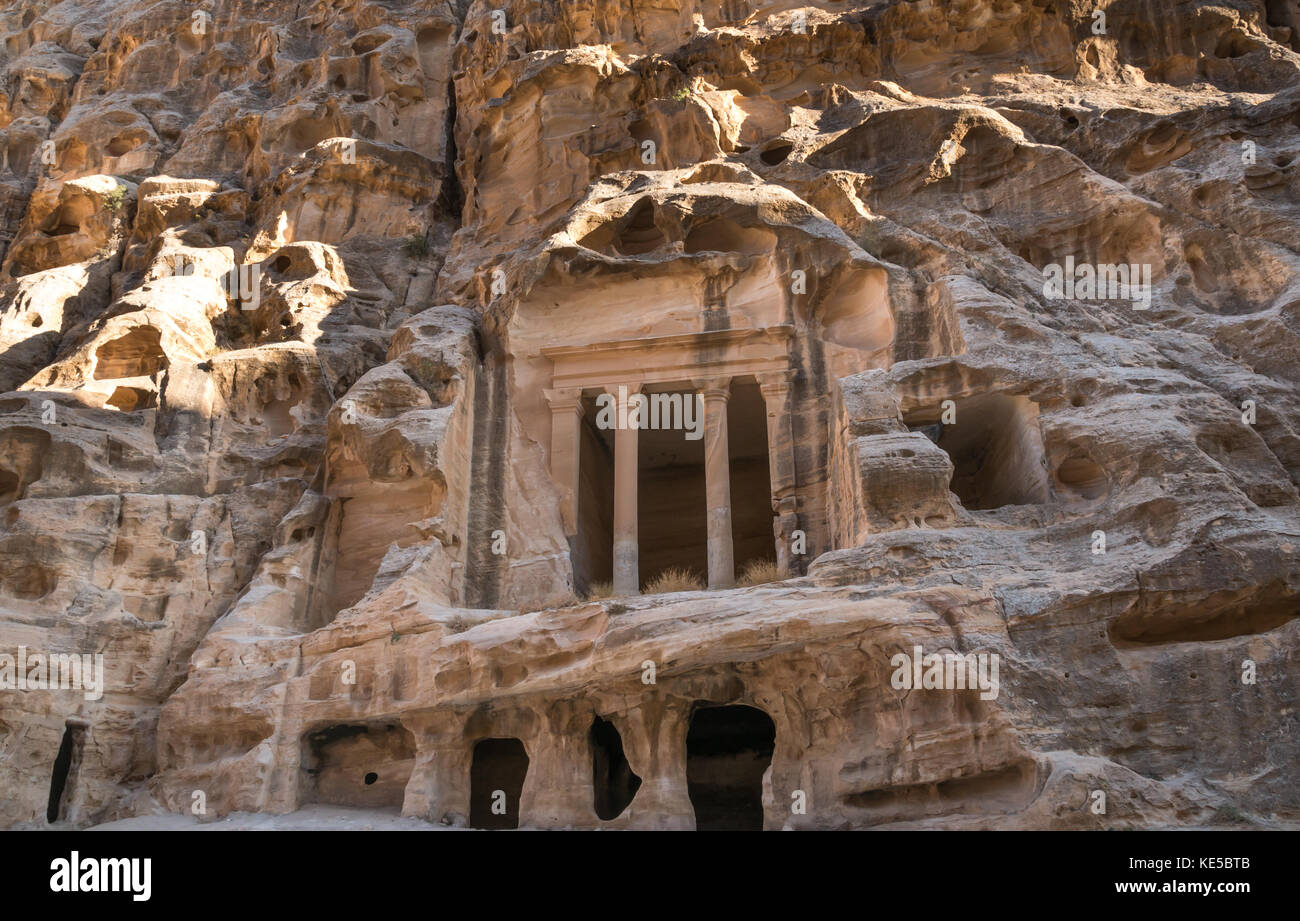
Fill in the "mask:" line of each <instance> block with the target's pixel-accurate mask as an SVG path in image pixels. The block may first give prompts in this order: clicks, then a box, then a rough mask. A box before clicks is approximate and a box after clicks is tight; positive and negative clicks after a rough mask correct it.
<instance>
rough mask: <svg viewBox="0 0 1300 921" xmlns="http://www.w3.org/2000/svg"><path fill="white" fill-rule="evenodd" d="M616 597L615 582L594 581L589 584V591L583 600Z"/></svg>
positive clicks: (600, 599)
mask: <svg viewBox="0 0 1300 921" xmlns="http://www.w3.org/2000/svg"><path fill="white" fill-rule="evenodd" d="M613 597H614V583H613V582H593V583H591V585H589V586H587V592H586V594H584V595H583V596H582V600H583V601H604V600H605V599H606V598H613Z"/></svg>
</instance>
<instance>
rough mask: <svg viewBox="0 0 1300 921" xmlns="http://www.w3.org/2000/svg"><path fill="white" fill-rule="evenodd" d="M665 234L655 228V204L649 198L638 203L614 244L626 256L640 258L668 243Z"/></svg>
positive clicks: (629, 214)
mask: <svg viewBox="0 0 1300 921" xmlns="http://www.w3.org/2000/svg"><path fill="white" fill-rule="evenodd" d="M667 242H668V241H667V239H666V238H665V237H664V235H663V232H662V231H660V230H659V228H658V227H657V226H655V209H654V204H653V203H652V202H651V201H650V199H648V198H643V199H641V200H640V201H639V202H637V203H636V204H635V205H634V206H633V207H632V210H631V212H629V213H628V216H627V219H626V221H625V222H624V224H623V230H622V232H621V233H620V234H619V235H618V239H617V240H616V241H615V242H614V245H615V247H616V248H617V249H618V251H619V252H620V253H622V254H623V255H625V256H640V255H643V254H644V253H649V252H653V251H654V250H656V249H658V248H659V247H661V246H663V245H665V244H666V243H667Z"/></svg>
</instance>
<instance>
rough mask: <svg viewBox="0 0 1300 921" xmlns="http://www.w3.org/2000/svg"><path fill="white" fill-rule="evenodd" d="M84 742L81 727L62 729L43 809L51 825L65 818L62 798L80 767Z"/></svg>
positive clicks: (70, 726)
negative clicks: (47, 801)
mask: <svg viewBox="0 0 1300 921" xmlns="http://www.w3.org/2000/svg"><path fill="white" fill-rule="evenodd" d="M84 741H85V731H84V729H83V728H82V727H81V726H72V725H69V726H65V727H64V729H63V741H62V742H61V743H59V753H58V755H56V756H55V758H54V770H53V772H52V774H51V775H50V800H49V805H48V806H47V807H46V809H45V821H47V822H49V823H50V824H51V825H53V824H54V823H55V822H57V821H59V819H61V818H64V817H65V810H64V803H63V796H64V793H66V792H67V789H68V785H69V781H70V780H73V779H75V777H76V773H77V768H78V767H80V765H81V752H82V746H83V743H84Z"/></svg>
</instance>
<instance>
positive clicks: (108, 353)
mask: <svg viewBox="0 0 1300 921" xmlns="http://www.w3.org/2000/svg"><path fill="white" fill-rule="evenodd" d="M165 367H167V355H166V354H165V353H164V352H163V348H162V334H161V333H160V332H159V331H158V330H156V329H154V328H153V327H152V326H137V327H136V328H135V329H133V330H131V331H130V332H129V333H127V334H126V335H124V336H119V337H117V338H116V339H110V340H109V341H108V342H105V343H104V344H103V345H101V346H100V347H99V349H98V350H97V351H96V352H95V380H97V381H102V380H115V379H117V378H121V377H148V376H150V375H152V374H156V373H157V372H158V371H159V370H161V369H162V368H165Z"/></svg>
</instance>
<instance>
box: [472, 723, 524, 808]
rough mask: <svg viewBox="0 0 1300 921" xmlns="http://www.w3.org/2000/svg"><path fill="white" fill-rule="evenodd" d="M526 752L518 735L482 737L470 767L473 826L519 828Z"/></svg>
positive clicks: (476, 746)
mask: <svg viewBox="0 0 1300 921" xmlns="http://www.w3.org/2000/svg"><path fill="white" fill-rule="evenodd" d="M527 775H528V753H527V752H526V751H524V743H523V742H520V741H519V740H518V739H482V740H481V741H479V743H478V744H477V745H475V746H474V757H473V760H472V761H471V762H470V768H469V824H470V826H471V827H472V828H518V827H519V797H520V795H521V794H522V793H523V790H524V778H525V777H526V776H527Z"/></svg>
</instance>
